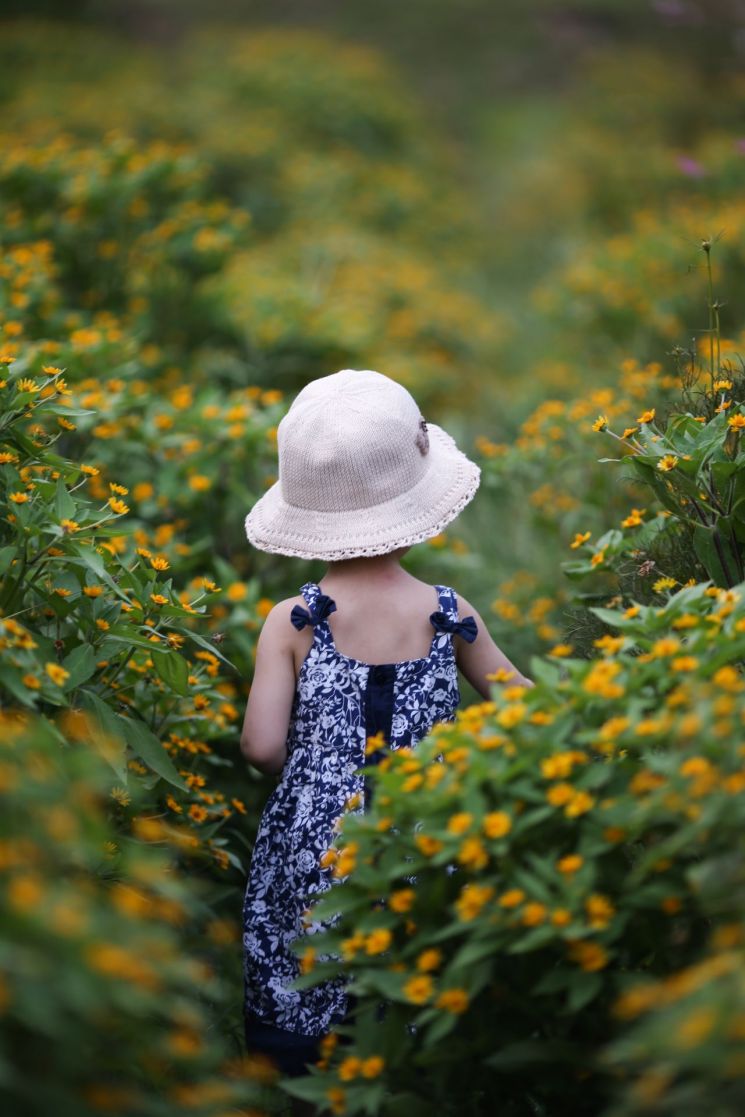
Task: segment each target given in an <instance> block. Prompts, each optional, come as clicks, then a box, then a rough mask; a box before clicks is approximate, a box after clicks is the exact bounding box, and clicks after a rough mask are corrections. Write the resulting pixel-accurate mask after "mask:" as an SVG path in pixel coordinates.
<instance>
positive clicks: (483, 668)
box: [241, 369, 533, 1075]
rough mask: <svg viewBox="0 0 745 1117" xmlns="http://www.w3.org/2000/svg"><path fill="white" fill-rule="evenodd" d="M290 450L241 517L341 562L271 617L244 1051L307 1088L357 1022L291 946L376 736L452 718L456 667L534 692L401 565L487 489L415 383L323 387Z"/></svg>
mask: <svg viewBox="0 0 745 1117" xmlns="http://www.w3.org/2000/svg"><path fill="white" fill-rule="evenodd" d="M277 441H278V448H279V480H278V481H277V482H276V484H275V485H273V486H272V488H271V489H269V490H268V492H267V493H266V494H265V495H264V496H263V497H262V498H261V499H260V500H259V501H258V502H257V503H256V504H255V505H254V507H253V508H252V509H251V511H250V513H249V514H248V516H247V517H246V534H247V536H248V539H249V541H250V542H251V543H252V544H253V545H254V546H255V547H257V548H259V549H261V550H264V551H269V552H272V553H275V554H281V555H292V556H296V557H301V558H306V559H320V560H323V561H324V562H326V563H327V564H328V565H327V568H326V571H325V573H324V574H323V576H322V578H321V580H320V582H317V583H316V582H306V583H305V584H304V585H303V586H302V587H301V588H300V593H299V595H298V596H296V597H292V598H288V599H286V600H284V601H280V602H279V603H278V604H277V605H275V606H274V608H273V609H272V611H271V612H270V613H269V615H268V616H267V618H266V621H265V623H264V626H263V628H262V630H261V633H260V636H259V640H258V644H257V649H256V664H255V672H254V678H253V682H252V686H251V691H250V694H249V698H248V703H247V706H246V713H245V718H244V723H243V730H242V734H241V751H242V752H243V754H244V756H245V757H246V758H247V759H248V760H249V761H250V762H251V764H253V765H254V766H255V767H257V768H259V769H260V770H262V771H265V772H269V773H272V774H276V775H277V776H278V777H279V780H278V783H277V786H276V788H275V789H274V791H273V792H272V794H271V796H270V797H269V800H268V802H267V804H266V806H265V808H264V811H263V814H262V818H261V822H260V825H259V830H258V834H257V837H256V843H255V846H254V850H253V855H252V859H251V867H250V871H249V876H248V882H247V886H246V893H245V899H244V906H243V960H244V1020H245V1034H246V1044H247V1047H248V1048H249V1049H250V1050H252V1051H261V1052H264V1053H265V1054H267V1055H269V1056H270V1057H271V1058H272V1059H274V1061H275V1062H276V1063H277V1065H278V1066H279V1068H280V1069H281V1070H282V1071H283V1072H284V1073H285V1074H289V1075H296V1074H302V1073H304V1071H305V1068H306V1066H307V1064H308V1063H311V1062H315V1061H316V1060H317V1059H318V1058H319V1057H320V1056H319V1041H320V1039H321V1038H322V1037H323V1036H324V1035H326V1034H327V1033H328V1032H329V1031H330V1030H331V1029H332V1028H334V1026H336V1025H338V1024H339V1023H341V1022H342V1021H343V1019H344V1017H345V1015H346V1014H347V1011H348V1009H349V1001H348V996H347V994H346V992H345V983H344V981H343V979H342V978H341V977H340V978H339V979H338V980H336V981H327V982H324V983H323V984H321V985H318V986H316V987H314V988H311V989H305V990H302V991H298V990H294V989H293V988H292V983H293V981H294V979H295V978H296V977H298V975H299V964H298V958H297V955H296V953H295V951H294V950H292V949H291V946H290V944H291V943H292V942H293V941H294V940H295V939H297V938H298V937H299V936H301V935H304V934H309V933H312V932H313V930H314V925H313V923H312V922H311V923H306V921H305V920H304V912H305V911H306V909H307V908H308V906H309V902H311V901H312V899H313V897H314V896H315V894H317V893H320V892H322V891H324V890H325V889H327V888H328V887H330V886H331V884H332V883H333V878H332V876H331V869H330V867H324V865H323V854H324V853H325V851H326V850H327V849H328V848H329V846H330V845H331V844H332V842H333V839H334V836H335V824H336V822H337V820H338V819H339V817H340V816H341V815H342V813H343V811H344V805H345V803H346V802H347V800H348V799H349V798H350V797H352V796H354V795H358V796H359V797H360V798H359V802H361V803H362V804H363V807H364V802H365V796H368V797H369V795H370V790H369V789H368V788H367V787H366V785H365V780H364V775H363V773H361V772H359V771H358V770H359V769H362V768H363V767H364V766H366V765H369V764H371V763H375V761H376V760H377V759H378V758H379V757H380V755H381V754H380V752H379V751H377V752H371V753H368V754H366V744H367V741H368V739H369V738H370V737H373V736H376V735H380V736H379V738H378V739H380V740H382V741H383V742H384V743H385V744H386V745H388V746H389V747H390V748H391V749H397V748H402V747H411V746H415V745H416V743H417V742H418V741H419V740H421V738H422V737H424V736H426V735H427V733H428V732H429V731H430V729H431V728H432V726H433V725H435V724H436V723H437V722H440V721H450V720H452V719H453V718H454V716H455V711H456V709H457V707H458V703H459V701H460V692H459V686H458V672H459V671H460V672H462V674H463V675H464V677H465V678H466V679H467V680H468V681H469V682H470V683H471V684H472V686H473V687H474V688H475V689H476V690H477V691H478V693H479V694H481V695H482V696H483V697H484V698H485V699H488V698H489V697H490V687H491V685H492V682H491V681H490V679H489V676H490V675H494V674H495V673H496V672H498V671H499V670H500V669H502V671H503V672H505V673H509V674H510V681H511V682H512V683H515V684H520V685H524V686H532V685H533V684H532V682H531V681H530V680H529V679H527V678H525V676H523V675H522V674H521V672H520V671H519V670H518V669H517V668H516V667H515V666H514V664H512V663H511V662H510V660H509V659H508V658H507V657H506V655H505V654H504V653H503V652H502V651H501V650H500V649H499V648H498V647H497V645H496V644H495V643H494V641H493V640H492V638H491V636H490V635H489V633H488V631H487V629H486V626H485V625H484V623H483V621H482V619H481V617H480V616H479V614H478V613H477V612H476V610H475V609H474V608H473V607H472V606H471V605H470V603H469V602H468V601H467V600H466V599H465V598H464V597H463V595H462V594H460V593H456V591H455V589H453V588H452V587H451V586H446V585H439V584H438V585H434V586H431V585H427V584H426V583H425V582H422V581H420V580H419V579H418V578H415V577H414V576H413V575H412V574H410V573H408V572H407V571H406V570H404V569H403V568H402V566H401V558H402V557H403V555H404V554H405V553H406V552H407V551H408V550H409V548H410V547H411V546H413V545H414V544H415V543H419V542H422V541H423V540H426V539H429V538H431V537H432V536H434V535H437V534H439V533H440V532H441V531H442V530H443V528H444V527H445V526H446V525H447V524H448V523H450V522H451V521H452V520H453V519H454V518H455V517H456V516H457V515H458V513H459V512H460V511H461V510H462V509H463V508H464V507H465V506H466V504H467V503H468V502H469V501H470V500H471V499H472V498H473V496H474V495H475V493H476V490H477V488H478V485H479V477H480V471H479V468H478V466H476V465H475V464H474V463H473V462H471V461H469V459H468V458H467V457H466V456H465V455H464V454H463V453H461V452H460V451H459V450H458V448H457V447H456V445H455V442H454V441H453V439H452V438H451V437H450V436H449V435H448V434H446V433H445V431H443V430H442V429H441V428H440V427H438V426H435V425H434V424H432V423H429V422H426V421H425V420H424V418H423V417H422V415H421V413H420V411H419V408H418V406H417V404H416V402H415V401H414V399H413V398H412V396H411V395H410V394H409V392H408V391H407V390H406V389H405V388H403V387H402V386H401V385H400V384H398V383H396V382H395V381H393V380H391V379H389V378H388V377H386V376H383V375H381V374H380V373H378V372H373V371H370V370H366V371H358V370H354V369H344V370H343V371H341V372H337V373H334V374H332V375H330V376H325V377H322V378H320V379H319V380H314V381H312V382H311V383H310V384H308V385H306V387H305V388H303V390H302V391H301V392H300V393H299V394H298V396H297V397H296V399H295V401H294V402H293V404H292V406H291V407H290V409H289V411H288V412H287V414H286V415H285V417H284V418H283V420H282V421H281V423H280V424H279V428H278V431H277Z"/></svg>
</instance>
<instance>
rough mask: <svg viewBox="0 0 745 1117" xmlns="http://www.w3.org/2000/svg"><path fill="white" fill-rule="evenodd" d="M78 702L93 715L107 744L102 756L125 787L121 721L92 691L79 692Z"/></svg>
mask: <svg viewBox="0 0 745 1117" xmlns="http://www.w3.org/2000/svg"><path fill="white" fill-rule="evenodd" d="M79 701H80V704H81V706H82V707H83V709H84V710H88V712H89V713H92V714H93V715H94V718H95V720H96V721H97V722H98V724H99V726H100V728H101V730H102V731H103V733H104V734H105V735H106V741H107V744H106V748H105V750H103V756H104V758H105V760H106V761H107V763H108V764H110V765H111V767H112V768H113V769H114V771H115V772H116V774H117V776H118V777H119V779H120V780H121V782H122V783H123V784H124V786H125V787H126V785H127V778H128V772H127V762H126V751H125V748H124V740H123V734H122V731H121V729H120V728H119V722H120V720H121V719H120V718H118V717H117V716H116V714H115V713H114V711H113V710H112V709H110V708H109V707H108V706H107V705H106V703H105V702H104V701H103V700H102V699H101V698H100V697H99V696H98V695H97V694H95V693H94V692H93V691H92V690H81V692H80V697H79Z"/></svg>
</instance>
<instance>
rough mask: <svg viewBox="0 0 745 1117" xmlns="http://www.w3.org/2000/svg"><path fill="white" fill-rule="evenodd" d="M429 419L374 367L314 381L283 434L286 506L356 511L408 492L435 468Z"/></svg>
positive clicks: (282, 427)
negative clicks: (424, 426)
mask: <svg viewBox="0 0 745 1117" xmlns="http://www.w3.org/2000/svg"><path fill="white" fill-rule="evenodd" d="M421 419H422V416H421V412H420V410H419V407H418V405H417V403H416V401H415V400H414V398H413V397H412V396H411V394H410V393H409V392H408V391H407V390H406V388H404V387H403V385H401V384H398V383H397V382H396V381H395V380H391V379H390V378H389V377H387V376H383V375H382V373H379V372H374V371H373V370H372V369H342V370H341V371H340V372H335V373H332V374H331V375H330V376H323V377H320V378H319V379H318V380H313V381H311V383H309V384H307V385H306V386H305V387H304V388H303V389H302V391H300V392H299V393H298V395H297V396H296V398H295V400H294V402H293V404H292V406H291V407H290V409H289V411H288V412H287V414H286V415H285V417H284V418H283V419H282V421H281V422H280V424H279V427H278V428H277V445H278V450H279V483H280V487H281V490H282V495H283V497H284V499H285V501H286V502H287V503H288V504H290V505H292V506H294V507H296V508H302V509H305V510H306V511H315V512H353V511H356V510H362V509H365V508H372V507H374V506H376V505H380V504H384V503H385V502H386V501H388V500H393V499H395V498H396V497H398V496H400V495H401V494H402V493H405V492H408V490H409V489H411V488H412V487H413V486H414V485H416V484H417V482H418V481H419V480H420V479H421V477H422V476H423V475H424V473H425V472H426V470H427V467H428V462H427V458H426V456H425V454H426V441H425V442H424V443H423V442H422V438H421V425H420V424H421Z"/></svg>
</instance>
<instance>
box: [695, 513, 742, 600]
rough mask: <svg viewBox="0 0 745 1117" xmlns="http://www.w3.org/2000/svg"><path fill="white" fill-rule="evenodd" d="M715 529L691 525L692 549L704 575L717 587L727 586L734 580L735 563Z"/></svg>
mask: <svg viewBox="0 0 745 1117" xmlns="http://www.w3.org/2000/svg"><path fill="white" fill-rule="evenodd" d="M715 531H716V529H715V528H710V527H708V526H705V525H704V524H694V525H693V549H694V551H695V552H696V555H697V556H698V558H699V560H700V562H701V564H702V565H703V566H704V567H705V569H706V573H707V574H708V575H709V577H710V578H711V579H712V580H713V581H714V583H715V584H716V585H718V586H728V585H731V584H732V583H733V581H734V580H736V577H737V563H736V561H735V557H734V555H733V554H732V551H731V548H730V546H729V544H728V543H727V541H726V540H725V539H724V538H723V537H722V536H721V535H720V534H719V533H718V532H717V534H716V535H715V534H714V533H715Z"/></svg>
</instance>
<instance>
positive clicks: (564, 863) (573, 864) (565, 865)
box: [556, 853, 584, 873]
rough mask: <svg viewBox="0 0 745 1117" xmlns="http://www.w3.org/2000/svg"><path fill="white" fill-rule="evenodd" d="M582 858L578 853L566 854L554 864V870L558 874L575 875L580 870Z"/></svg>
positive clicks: (582, 862)
mask: <svg viewBox="0 0 745 1117" xmlns="http://www.w3.org/2000/svg"><path fill="white" fill-rule="evenodd" d="M583 864H584V858H583V857H580V855H579V854H578V853H568V854H567V855H566V857H560V858H559V860H558V861H557V862H556V868H557V869H558V870H559V872H560V873H576V872H577V870H578V869H581V868H582V865H583Z"/></svg>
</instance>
